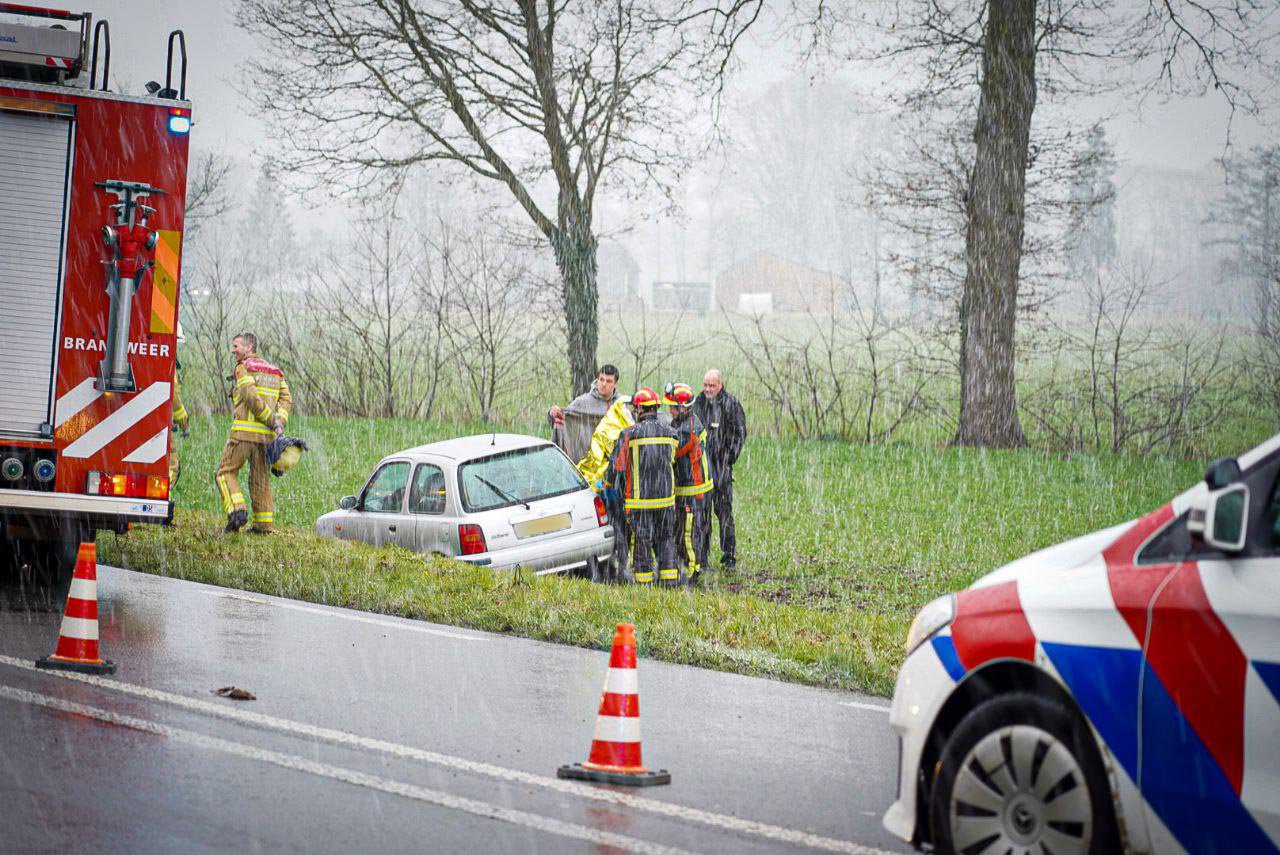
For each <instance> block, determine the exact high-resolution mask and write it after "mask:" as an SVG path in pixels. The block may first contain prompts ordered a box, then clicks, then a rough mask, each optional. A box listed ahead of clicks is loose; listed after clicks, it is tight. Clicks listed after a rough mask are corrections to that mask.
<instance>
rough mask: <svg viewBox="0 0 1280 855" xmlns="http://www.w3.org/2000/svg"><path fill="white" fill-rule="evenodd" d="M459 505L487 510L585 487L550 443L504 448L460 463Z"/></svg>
mask: <svg viewBox="0 0 1280 855" xmlns="http://www.w3.org/2000/svg"><path fill="white" fill-rule="evenodd" d="M458 480H459V481H460V482H461V484H462V507H463V508H465V509H466V510H467V511H471V512H476V511H491V510H493V509H494V508H505V507H507V506H509V505H518V504H520V503H521V502H532V501H535V500H537V499H548V498H550V497H552V496H560V495H563V494H565V493H572V492H574V491H576V490H581V489H583V488H584V487H586V486H587V482H586V481H584V480H582V476H581V475H579V474H578V470H577V469H574V468H573V464H572V463H570V462H569V459H568V458H567V457H565V456H564V454H563V453H562V452H561V451H560V449H558V448H556V447H555V446H554V445H539V446H535V447H534V448H521V449H518V450H516V451H506V452H503V453H502V454H495V455H493V456H492V457H484V458H481V459H480V460H473V461H471V462H470V463H466V464H463V466H462V469H461V470H460V472H459V476H458Z"/></svg>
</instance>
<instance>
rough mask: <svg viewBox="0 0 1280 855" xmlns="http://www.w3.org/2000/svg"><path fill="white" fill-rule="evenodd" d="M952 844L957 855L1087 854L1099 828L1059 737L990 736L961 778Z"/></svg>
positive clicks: (1018, 732) (1023, 730) (1009, 730)
mask: <svg viewBox="0 0 1280 855" xmlns="http://www.w3.org/2000/svg"><path fill="white" fill-rule="evenodd" d="M950 814H951V840H952V845H953V847H954V848H955V850H956V851H957V852H973V853H981V852H991V853H1004V852H1008V851H1014V852H1020V851H1024V850H1032V849H1034V851H1037V852H1038V851H1041V845H1043V846H1044V847H1045V848H1046V849H1047V851H1050V852H1053V853H1054V855H1065V853H1074V852H1079V853H1085V852H1087V851H1088V848H1089V838H1090V836H1091V832H1092V826H1093V809H1092V806H1091V805H1090V802H1089V791H1088V786H1087V783H1086V780H1085V777H1084V770H1083V769H1081V767H1080V764H1079V763H1078V762H1077V761H1076V758H1075V756H1074V755H1072V753H1071V751H1070V750H1069V749H1068V748H1067V747H1066V746H1065V745H1063V744H1062V743H1061V742H1059V741H1058V739H1057V738H1056V737H1054V736H1053V735H1052V734H1050V733H1047V732H1046V731H1044V730H1041V729H1040V728H1038V727H1032V726H1030V725H1014V726H1011V727H1004V728H1001V729H1000V730H997V731H994V732H992V733H989V734H987V735H986V736H985V737H983V738H982V739H981V740H979V741H978V743H977V744H976V745H975V746H973V748H972V749H971V750H970V751H969V753H968V754H967V755H966V756H965V758H964V761H963V762H962V763H961V764H960V768H959V769H958V771H957V772H956V782H955V786H954V788H953V789H952V792H951V805H950Z"/></svg>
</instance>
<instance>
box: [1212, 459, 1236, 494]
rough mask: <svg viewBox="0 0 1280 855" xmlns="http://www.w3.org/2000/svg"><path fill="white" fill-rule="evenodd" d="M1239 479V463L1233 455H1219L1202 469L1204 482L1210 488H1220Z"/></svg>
mask: <svg viewBox="0 0 1280 855" xmlns="http://www.w3.org/2000/svg"><path fill="white" fill-rule="evenodd" d="M1239 480H1240V464H1239V462H1237V460H1236V459H1235V458H1234V457H1219V458H1218V459H1217V460H1215V461H1213V462H1212V463H1210V464H1209V468H1208V469H1206V470H1205V471H1204V482H1205V483H1206V484H1208V485H1209V489H1210V490H1221V489H1222V488H1223V487H1229V486H1231V485H1232V484H1234V483H1235V482H1237V481H1239Z"/></svg>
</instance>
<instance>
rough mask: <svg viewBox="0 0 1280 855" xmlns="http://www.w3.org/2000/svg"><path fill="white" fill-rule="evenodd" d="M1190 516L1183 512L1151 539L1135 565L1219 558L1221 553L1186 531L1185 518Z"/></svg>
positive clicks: (1189, 513)
mask: <svg viewBox="0 0 1280 855" xmlns="http://www.w3.org/2000/svg"><path fill="white" fill-rule="evenodd" d="M1190 515H1191V512H1190V511H1183V512H1182V514H1181V515H1180V516H1179V517H1178V518H1177V519H1175V520H1173V522H1170V523H1169V524H1167V525H1166V526H1165V527H1164V529H1163V530H1161V531H1160V533H1159V534H1157V535H1156V536H1155V537H1153V538H1151V540H1150V541H1149V542H1148V543H1147V545H1146V546H1145V547H1144V548H1143V550H1142V554H1141V555H1139V556H1138V561H1137V563H1138V564H1172V563H1174V562H1177V561H1188V560H1198V559H1201V558H1221V557H1222V553H1221V552H1219V551H1218V550H1216V549H1213V548H1212V547H1210V546H1207V545H1205V542H1204V541H1203V540H1201V539H1200V538H1198V537H1197V538H1193V537H1192V536H1191V532H1190V531H1188V530H1187V518H1188V517H1189V516H1190Z"/></svg>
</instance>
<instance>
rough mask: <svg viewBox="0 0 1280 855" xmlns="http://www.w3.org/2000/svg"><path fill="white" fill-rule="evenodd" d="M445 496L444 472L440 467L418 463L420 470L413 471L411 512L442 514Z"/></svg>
mask: <svg viewBox="0 0 1280 855" xmlns="http://www.w3.org/2000/svg"><path fill="white" fill-rule="evenodd" d="M444 498H445V492H444V473H443V472H441V471H440V467H439V466H435V465H433V464H430V463H420V464H418V470H417V471H416V472H414V473H413V489H412V490H410V491H409V513H412V514H442V513H444Z"/></svg>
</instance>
